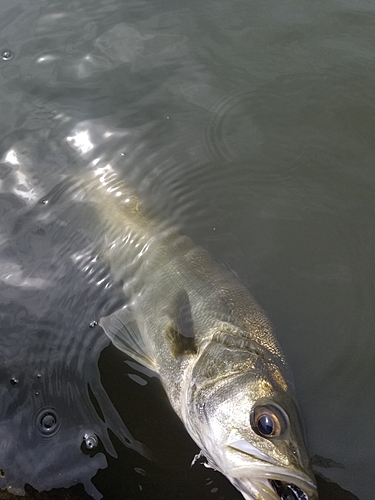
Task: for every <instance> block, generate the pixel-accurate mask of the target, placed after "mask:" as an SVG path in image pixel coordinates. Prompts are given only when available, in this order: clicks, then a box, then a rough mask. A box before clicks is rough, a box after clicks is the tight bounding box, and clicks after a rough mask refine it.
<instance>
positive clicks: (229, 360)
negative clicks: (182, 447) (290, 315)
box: [51, 165, 318, 500]
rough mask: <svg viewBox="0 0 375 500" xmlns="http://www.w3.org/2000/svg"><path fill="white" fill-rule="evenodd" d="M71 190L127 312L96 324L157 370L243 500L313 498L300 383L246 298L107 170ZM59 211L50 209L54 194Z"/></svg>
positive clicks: (220, 268) (213, 463)
mask: <svg viewBox="0 0 375 500" xmlns="http://www.w3.org/2000/svg"><path fill="white" fill-rule="evenodd" d="M82 179H83V180H81V181H78V183H77V182H73V183H72V187H71V188H69V189H70V190H71V191H70V192H71V195H72V197H73V198H74V199H75V201H76V202H84V203H89V204H90V205H91V206H92V209H93V210H94V211H96V213H97V214H98V220H100V225H101V228H100V229H99V228H97V232H98V233H99V232H100V234H101V237H100V238H99V240H100V241H101V242H102V243H101V251H100V257H101V258H104V259H106V260H107V261H108V262H109V263H110V266H111V272H113V273H114V275H115V276H116V278H117V279H119V280H121V281H122V283H123V292H124V295H125V297H126V301H125V305H123V307H121V308H119V309H117V310H115V311H114V312H113V313H111V314H109V315H108V316H104V317H102V318H100V320H99V324H100V326H101V327H102V328H103V330H104V332H105V334H106V335H107V336H108V337H109V338H110V339H111V340H112V342H113V344H114V345H115V346H116V347H118V348H119V349H121V350H122V351H123V352H124V353H126V354H127V355H129V356H130V357H132V358H133V359H134V360H135V361H136V362H138V363H140V364H142V365H143V366H145V367H146V368H148V369H151V370H153V371H154V372H156V373H157V374H158V375H159V377H160V379H161V382H162V385H163V387H164V389H165V391H166V393H167V395H168V398H169V401H170V403H171V406H172V408H173V409H174V411H175V412H176V413H177V415H178V416H179V417H180V419H181V420H182V422H183V424H184V425H185V427H186V429H187V431H188V433H189V434H190V436H191V437H192V439H193V440H194V441H195V443H196V444H197V445H198V447H199V448H200V450H201V454H202V455H203V456H204V457H205V459H206V461H207V465H208V466H209V467H212V468H213V469H215V470H217V471H219V472H221V473H222V474H223V475H224V476H226V478H227V479H228V480H229V481H230V482H231V483H232V484H233V485H234V486H235V487H236V488H237V489H238V490H239V491H240V492H241V494H242V496H243V497H244V498H245V499H246V500H280V499H281V500H317V498H318V494H317V488H316V483H315V478H314V475H313V473H312V471H311V470H310V467H309V457H308V454H307V450H306V446H305V443H304V436H303V431H302V425H301V421H300V416H299V410H298V407H297V403H296V400H295V394H294V389H293V379H292V374H291V371H290V368H289V367H288V364H287V361H286V359H285V355H284V353H283V351H282V349H281V347H280V344H279V342H278V340H277V339H276V336H275V333H274V328H273V326H272V324H271V322H270V320H269V318H268V317H267V315H266V313H265V312H264V311H263V309H262V308H261V306H260V305H259V304H258V303H257V301H256V300H255V298H254V297H253V295H252V294H251V292H250V290H249V288H248V287H247V286H246V285H245V284H244V283H243V282H242V281H241V280H240V279H239V278H238V277H237V276H236V275H235V274H234V273H233V272H232V271H230V270H229V269H228V268H227V267H225V266H224V265H222V264H221V263H219V262H217V261H216V260H215V259H214V258H213V257H212V256H211V255H210V254H209V253H208V252H207V251H206V250H205V249H204V248H202V247H201V246H199V245H197V244H195V243H194V241H193V240H192V239H191V238H190V237H189V236H187V235H184V234H183V232H181V231H180V230H179V228H178V227H177V226H175V225H174V224H170V223H168V221H165V220H160V219H159V218H158V217H157V216H150V215H147V214H148V212H149V209H148V208H147V205H146V204H145V203H144V201H142V200H141V199H140V198H139V197H137V196H136V194H135V192H134V191H133V190H132V189H131V188H130V187H129V186H128V185H127V183H126V182H125V181H124V180H123V179H122V177H121V176H119V174H118V173H117V172H116V171H115V170H114V169H113V168H112V167H111V166H110V165H107V166H105V167H97V168H93V169H92V171H91V173H89V174H86V173H85V174H83V177H82ZM51 201H52V202H53V196H52V199H51Z"/></svg>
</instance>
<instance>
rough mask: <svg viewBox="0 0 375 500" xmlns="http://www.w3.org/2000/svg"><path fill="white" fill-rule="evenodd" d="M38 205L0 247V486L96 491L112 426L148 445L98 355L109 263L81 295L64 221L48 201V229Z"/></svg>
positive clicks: (19, 490)
mask: <svg viewBox="0 0 375 500" xmlns="http://www.w3.org/2000/svg"><path fill="white" fill-rule="evenodd" d="M41 205H43V204H38V205H37V206H36V207H35V209H32V210H31V211H28V212H27V213H25V214H23V215H22V216H21V217H20V218H19V219H18V220H16V223H15V226H14V227H15V230H14V231H13V234H12V236H11V237H10V238H9V239H7V241H6V242H4V243H3V245H2V247H1V256H2V271H3V272H2V275H1V279H2V288H1V306H0V314H1V318H2V324H1V329H2V338H1V344H0V357H1V386H0V393H1V401H2V404H1V415H0V434H1V442H0V464H1V471H2V473H1V477H0V487H2V488H7V489H8V491H10V492H12V493H14V494H23V492H24V486H25V484H26V483H27V484H28V485H30V486H32V487H33V488H35V489H37V490H40V491H43V490H50V489H51V488H59V487H69V486H71V485H74V484H76V483H83V484H84V487H85V490H86V491H87V493H89V494H90V495H91V496H92V497H94V498H100V497H101V495H100V494H99V492H98V491H97V489H96V488H95V487H94V486H93V485H92V483H91V482H90V479H91V478H92V477H93V476H94V475H95V474H96V473H97V471H98V470H99V469H103V468H105V467H106V466H107V459H106V455H105V454H109V455H110V456H113V457H116V456H117V454H116V451H115V449H114V446H113V443H112V441H111V439H110V435H109V431H112V432H113V433H114V435H116V436H117V438H118V439H119V440H120V441H121V442H122V443H123V444H124V445H125V446H127V447H130V448H132V449H134V450H136V451H137V452H138V453H141V454H143V455H149V453H148V451H147V449H146V448H145V447H144V446H143V445H142V444H140V443H139V442H137V441H136V440H134V439H133V437H132V436H131V434H130V432H129V431H128V429H127V428H126V426H125V424H124V423H123V421H122V419H121V417H120V416H119V415H118V413H117V412H116V410H115V409H114V407H113V405H112V403H111V401H110V400H109V398H108V396H107V393H106V392H105V390H104V389H103V387H102V384H101V381H100V373H99V369H98V359H99V356H100V354H101V352H102V351H103V349H104V348H105V347H106V346H107V345H108V343H109V342H108V340H107V339H106V338H105V336H104V335H103V333H102V331H101V329H100V328H99V327H97V326H96V322H95V321H94V320H93V318H95V317H96V315H97V314H98V313H99V311H100V302H99V300H102V299H100V297H103V289H104V288H106V289H109V288H111V283H110V282H109V281H108V279H106V277H105V274H106V272H105V271H106V270H105V269H102V270H101V276H102V279H101V282H100V286H96V287H89V286H86V287H85V290H84V292H83V293H81V291H80V290H79V278H78V279H75V274H76V273H75V270H74V266H73V265H72V264H71V257H70V255H69V253H67V245H65V246H64V245H63V248H59V245H58V243H57V241H56V236H57V234H58V237H59V238H61V237H63V234H64V228H63V227H61V226H60V227H58V226H59V221H57V220H56V218H54V220H53V224H52V225H53V227H54V228H55V229H54V230H51V231H50V230H49V229H50V226H49V222H47V219H48V217H47V216H46V210H49V209H47V207H46V206H44V207H43V208H45V210H44V224H43V227H42V226H41V225H40V221H39V220H38V216H37V215H38V214H39V209H40V206H41ZM25 220H26V221H27V224H25ZM60 222H61V223H62V222H63V221H60ZM56 226H57V227H56ZM69 238H70V241H71V242H74V241H75V240H74V233H69ZM62 241H63V242H64V243H65V241H66V240H65V238H64V237H63V240H62ZM75 242H76V243H78V242H77V241H75ZM21 257H22V259H21ZM17 259H18V260H19V262H20V263H19V264H16V261H17ZM20 259H21V260H20ZM107 274H108V270H107ZM103 276H104V277H103ZM82 277H83V275H82ZM81 290H82V289H81ZM95 306H96V307H95ZM109 306H110V301H109V302H107V303H106V305H105V310H108V307H109Z"/></svg>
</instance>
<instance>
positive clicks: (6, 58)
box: [1, 50, 13, 61]
mask: <svg viewBox="0 0 375 500" xmlns="http://www.w3.org/2000/svg"><path fill="white" fill-rule="evenodd" d="M1 57H2V58H3V61H9V59H12V57H13V54H12V52H11V51H10V50H4V51H3V53H2V54H1Z"/></svg>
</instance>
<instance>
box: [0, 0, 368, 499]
mask: <svg viewBox="0 0 375 500" xmlns="http://www.w3.org/2000/svg"><path fill="white" fill-rule="evenodd" d="M0 11H1V16H0V54H1V59H0V83H1V89H2V92H1V93H0V116H1V120H0V155H1V162H0V217H1V219H0V315H1V330H0V334H1V336H0V357H1V368H0V373H1V375H2V376H1V379H0V392H1V398H0V400H1V402H2V403H1V407H0V434H1V439H0V469H1V471H0V487H1V488H8V489H9V491H11V492H12V494H13V493H22V492H23V489H24V488H25V489H26V491H27V496H29V497H30V498H55V497H57V496H58V495H60V496H61V498H84V497H85V496H87V493H86V492H89V493H90V494H91V495H93V496H94V497H96V498H98V497H99V496H100V494H103V495H104V498H113V497H117V498H134V499H135V498H150V499H151V498H152V499H153V500H156V499H158V498H160V499H161V498H163V500H165V499H166V498H175V497H178V498H184V499H190V498H191V499H192V498H195V499H196V498H206V497H208V496H209V497H211V496H213V497H214V498H215V497H216V498H222V499H224V498H233V499H234V498H240V497H239V496H238V493H237V492H236V491H235V490H234V489H233V488H232V487H231V486H230V485H228V484H227V482H226V481H225V479H224V478H222V477H221V476H219V475H217V474H215V473H214V472H213V471H209V470H207V469H205V468H204V467H202V466H199V465H198V464H197V465H195V466H194V467H192V468H190V463H191V460H192V457H193V456H194V454H195V453H196V452H197V450H196V447H195V445H194V444H192V443H191V441H190V439H189V438H188V437H187V435H186V433H185V431H184V430H183V429H182V428H181V424H180V422H179V421H178V420H177V418H176V417H175V416H174V415H173V414H172V412H171V410H170V408H169V406H168V403H167V402H166V400H165V395H164V393H163V391H162V390H161V387H160V383H159V381H158V380H157V379H155V378H152V377H151V378H150V377H149V375H147V374H144V373H141V372H139V370H136V369H134V367H131V365H129V364H125V363H124V360H125V358H124V356H123V355H121V353H117V352H116V351H115V349H114V348H113V346H108V344H107V342H108V341H107V340H106V339H105V338H104V337H103V332H102V331H101V329H100V327H99V326H98V325H96V326H95V324H94V323H93V322H95V321H98V319H99V318H100V317H101V316H102V315H105V314H108V313H109V312H110V311H112V310H114V309H115V308H116V307H119V306H120V305H122V304H123V301H124V297H123V296H122V286H121V283H116V282H115V281H114V279H113V276H112V273H111V269H109V268H108V267H107V264H106V262H105V259H103V258H102V257H103V256H102V255H100V251H99V249H100V238H103V237H104V236H103V235H102V234H101V233H100V231H98V222H97V221H96V220H95V215H94V214H93V213H92V212H91V210H90V209H89V207H87V206H85V204H82V203H81V204H77V203H72V201H71V199H70V198H69V197H67V200H66V201H65V202H64V201H63V199H61V198H60V201H59V204H58V209H57V205H56V204H53V203H52V201H50V200H49V199H48V193H50V192H51V190H53V188H54V187H55V186H57V185H59V184H60V183H61V181H62V179H63V178H65V177H68V176H71V175H75V174H77V173H81V172H82V171H83V170H84V169H86V168H87V166H88V165H90V164H100V165H101V166H105V165H106V164H111V165H112V166H113V168H115V169H116V171H118V172H120V174H121V175H122V177H123V179H124V180H126V182H129V184H130V185H131V186H132V187H134V188H136V190H137V193H139V196H140V197H142V199H144V200H145V202H146V203H147V204H148V205H149V207H148V209H150V211H151V212H152V213H153V214H154V215H157V216H158V217H160V218H164V219H165V220H168V222H170V223H171V224H175V225H178V226H179V228H181V229H182V230H183V232H185V233H187V234H188V235H189V236H192V237H193V238H194V240H195V241H196V242H197V243H198V244H201V245H203V246H205V247H206V248H207V249H208V250H209V251H210V252H211V253H212V254H213V255H214V256H215V257H216V258H217V259H218V260H220V261H223V262H224V263H225V264H226V265H228V266H229V267H231V268H233V269H234V270H235V271H236V272H237V273H238V274H239V275H240V276H241V277H243V278H244V279H245V280H246V281H247V282H248V284H249V286H250V287H251V289H252V290H253V292H254V295H255V296H256V297H257V299H258V300H259V301H260V302H261V303H262V305H263V306H264V308H265V309H266V310H267V312H268V314H269V315H270V316H271V318H272V321H273V323H274V324H275V326H276V329H277V331H278V337H279V339H280V341H281V343H282V345H283V347H284V348H285V350H286V351H287V354H288V359H289V361H290V364H291V366H292V369H293V372H294V375H295V380H296V387H297V391H298V393H299V401H300V404H301V407H302V412H303V415H304V420H305V424H306V433H307V439H308V443H309V448H310V451H311V455H316V456H320V457H324V459H322V460H320V461H319V460H318V462H317V461H315V465H314V468H315V470H316V472H317V474H318V484H319V488H320V492H321V493H320V495H321V498H323V499H327V500H328V499H335V498H337V499H339V498H340V499H344V498H360V499H361V500H367V499H371V498H372V497H373V494H372V478H371V477H370V474H369V470H370V469H371V464H372V461H373V443H374V440H375V436H374V432H375V428H374V425H373V415H374V412H375V407H374V399H373V398H372V397H371V395H372V394H374V390H375V387H374V381H375V376H374V363H373V359H374V355H375V343H374V336H373V323H374V309H373V296H374V289H375V266H374V261H373V255H374V251H375V240H374V238H373V234H374V233H373V220H374V216H375V202H374V200H375V197H374V180H375V178H374V169H373V158H374V141H373V136H374V129H375V114H374V110H373V86H374V85H373V84H374V82H373V70H374V64H373V46H374V43H375V40H374V38H375V31H374V26H375V24H374V22H375V9H374V6H373V4H372V3H371V2H368V1H366V0H359V1H358V2H354V3H353V2H347V1H345V0H342V1H339V2H331V1H328V2H327V1H325V2H321V1H320V0H319V1H317V2H314V3H311V2H307V1H302V2H301V1H298V2H297V1H295V0H292V1H291V2H288V3H280V2H278V1H277V2H276V1H274V0H269V1H266V2H255V3H254V2H253V3H249V2H242V1H240V0H220V1H219V2H218V1H215V2H213V1H207V2H204V3H203V4H202V3H201V2H195V1H193V2H190V3H189V5H187V4H186V2H185V3H181V2H180V1H179V0H168V1H164V2H158V1H157V2H147V1H146V2H144V1H138V0H133V1H131V2H125V3H124V2H120V1H119V0H109V1H106V0H96V1H92V2H82V1H80V0H71V1H70V0H69V1H65V0H64V1H59V0H40V1H39V0H35V1H32V2H29V1H28V0H4V1H3V2H2V4H1V7H0ZM95 162H96V163H95ZM55 195H56V198H55V199H57V198H58V195H59V193H55ZM43 201H44V203H43ZM48 202H49V203H48ZM90 324H92V326H94V327H93V328H90ZM127 361H128V362H130V361H129V360H127ZM98 363H99V367H100V370H99V368H98ZM39 375H40V376H39ZM137 377H138V378H137ZM113 404H114V405H113ZM85 436H86V437H85ZM96 443H97V444H96ZM141 443H143V444H141ZM147 449H150V450H151V452H152V456H153V458H154V460H149V458H146V456H149V455H148V451H147ZM116 456H117V457H118V458H115V457H116ZM327 464H330V467H326V465H327ZM323 466H324V468H323ZM343 467H344V468H343ZM141 471H143V472H144V473H145V474H143V472H141ZM320 475H322V476H324V478H327V479H323V478H320ZM77 482H78V483H83V484H84V488H82V487H80V486H78V487H75V488H74V489H73V490H72V491H70V492H66V491H65V490H60V492H59V493H58V492H56V491H55V490H54V491H53V493H42V494H39V493H37V491H38V490H44V489H50V488H59V487H68V486H71V485H74V484H76V483H77ZM25 484H26V486H25ZM28 485H29V486H28ZM84 490H86V492H85V491H84ZM348 491H351V492H353V494H352V493H349V492H348ZM99 492H100V493H99ZM0 495H1V498H3V497H4V498H5V497H8V496H9V493H7V492H6V491H5V490H4V492H0ZM12 498H13V497H12Z"/></svg>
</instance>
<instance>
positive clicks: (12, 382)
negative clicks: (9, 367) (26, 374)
mask: <svg viewBox="0 0 375 500" xmlns="http://www.w3.org/2000/svg"><path fill="white" fill-rule="evenodd" d="M10 383H11V384H12V385H17V384H18V383H19V380H18V378H15V377H12V378H11V379H10Z"/></svg>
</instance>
